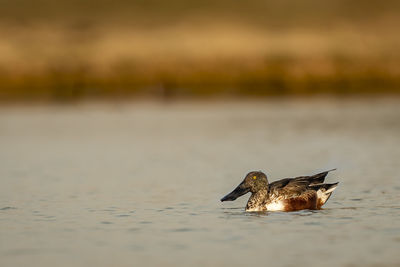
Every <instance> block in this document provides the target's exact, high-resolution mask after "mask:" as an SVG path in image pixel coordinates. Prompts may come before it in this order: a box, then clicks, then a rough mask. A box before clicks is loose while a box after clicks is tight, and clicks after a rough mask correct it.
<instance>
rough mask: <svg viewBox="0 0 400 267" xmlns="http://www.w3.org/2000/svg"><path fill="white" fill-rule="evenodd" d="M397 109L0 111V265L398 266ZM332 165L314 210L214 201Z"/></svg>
mask: <svg viewBox="0 0 400 267" xmlns="http://www.w3.org/2000/svg"><path fill="white" fill-rule="evenodd" d="M399 136H400V101H399V100H396V99H394V100H393V99H392V100H358V101H356V100H346V101H344V100H314V101H294V100H286V101H284V100H275V101H269V102H248V103H246V102H243V103H222V102H218V103H190V104H189V103H169V104H157V103H147V104H146V103H131V104H120V105H100V104H98V105H94V104H86V105H84V104H82V105H78V106H60V107H59V106H46V107H24V108H17V107H3V108H2V109H0V147H1V149H0V160H1V168H0V177H1V182H2V186H1V187H0V235H1V239H0V263H1V266H26V265H27V264H29V265H32V266H54V265H55V264H57V266H87V265H97V266H110V265H112V266H115V265H117V266H132V265H139V264H140V265H146V266H148V265H162V266H176V265H181V266H186V265H188V264H191V265H195V266H204V265H206V266H225V265H226V266H228V265H229V266H241V265H245V264H246V265H256V264H263V265H265V264H267V263H268V265H271V266H291V265H295V264H296V265H312V266H317V265H328V266H337V265H345V266H351V265H356V266H358V265H389V266H391V265H393V266H395V265H398V264H400V257H399V254H398V251H399V248H400V224H399V221H400V220H399V219H400V218H399V217H400V216H399V215H400V213H399V211H400V205H399V203H400V179H399V175H398V166H399V163H400V150H399V147H400V138H399ZM333 167H336V168H338V170H337V171H335V172H332V173H330V174H329V175H328V177H327V182H336V181H339V182H340V184H339V187H338V188H337V190H335V192H334V194H333V196H332V197H331V198H330V200H329V201H328V203H327V204H326V205H325V206H324V209H323V210H319V211H307V210H305V211H297V212H291V213H284V212H260V213H246V212H244V207H245V204H246V201H247V197H248V196H244V197H242V198H239V199H238V200H237V201H235V202H230V203H221V202H220V201H219V199H220V198H221V197H222V195H224V193H226V192H228V191H230V190H231V189H232V188H233V187H234V186H236V185H237V184H238V182H240V181H241V180H242V179H243V176H244V175H245V174H246V173H247V172H248V171H249V170H253V169H254V170H264V171H266V173H267V174H268V176H269V179H270V180H271V181H273V180H277V179H280V178H284V177H290V176H296V175H303V174H313V173H316V172H319V171H322V170H326V169H330V168H333Z"/></svg>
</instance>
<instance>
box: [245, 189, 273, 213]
mask: <svg viewBox="0 0 400 267" xmlns="http://www.w3.org/2000/svg"><path fill="white" fill-rule="evenodd" d="M267 197H268V188H263V189H261V190H259V191H257V192H256V193H252V194H251V196H250V198H249V201H247V205H246V211H264V210H266V207H265V204H266V200H267Z"/></svg>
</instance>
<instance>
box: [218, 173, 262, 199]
mask: <svg viewBox="0 0 400 267" xmlns="http://www.w3.org/2000/svg"><path fill="white" fill-rule="evenodd" d="M267 186H268V180H267V175H265V173H263V172H261V171H253V172H249V173H248V174H247V175H246V177H245V178H244V180H243V182H241V183H240V184H239V185H238V186H237V187H236V188H235V189H234V190H233V191H232V192H230V193H229V194H227V195H226V196H224V197H223V198H221V201H233V200H235V199H237V198H238V197H240V196H242V195H244V194H246V193H248V192H251V193H256V192H258V191H260V190H261V189H263V188H266V187H267Z"/></svg>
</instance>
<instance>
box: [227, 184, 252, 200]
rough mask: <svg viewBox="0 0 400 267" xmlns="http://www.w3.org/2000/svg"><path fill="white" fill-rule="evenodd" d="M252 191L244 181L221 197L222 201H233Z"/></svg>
mask: <svg viewBox="0 0 400 267" xmlns="http://www.w3.org/2000/svg"><path fill="white" fill-rule="evenodd" d="M249 191H250V189H249V188H246V187H245V186H244V184H243V183H241V184H240V185H238V187H236V188H235V190H233V191H232V192H230V193H229V194H227V195H226V196H224V197H223V198H221V201H233V200H235V199H237V198H238V197H240V196H243V195H244V194H247V193H248V192H249Z"/></svg>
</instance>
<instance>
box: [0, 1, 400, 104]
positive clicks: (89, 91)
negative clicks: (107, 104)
mask: <svg viewBox="0 0 400 267" xmlns="http://www.w3.org/2000/svg"><path fill="white" fill-rule="evenodd" d="M399 27H400V3H399V1H396V0H387V1H383V2H382V1H374V0H372V1H362V0H354V1H346V0H338V1H318V0H305V1H297V0H296V1H286V0H285V1H272V0H266V1H265V0H249V1H245V2H244V1H228V0H221V1H209V0H202V1H200V0H190V1H183V0H170V1H162V0H143V1H142V0H135V1H125V0H115V1H109V0H98V1H95V2H94V1H89V0H79V1H78V0H71V1H64V0H60V1H51V0H37V1H29V0H14V1H10V0H0V100H1V101H19V100H34V101H37V100H40V101H65V100H66V101H69V100H78V99H94V98H101V99H107V98H115V99H118V98H126V97H132V98H134V97H138V96H140V97H143V96H146V97H161V98H169V97H193V98H196V97H210V96H212V97H227V96H229V97H231V96H233V97H237V96H240V97H242V96H257V97H258V96H269V95H315V94H334V95H350V94H353V95H354V94H357V95H359V94H388V93H389V94H398V93H399V92H400V89H399V88H400V86H399V85H400V49H399V47H400V35H399V34H398V29H399Z"/></svg>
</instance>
